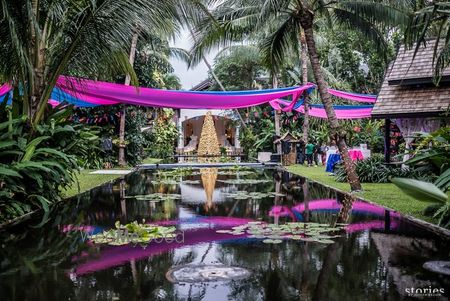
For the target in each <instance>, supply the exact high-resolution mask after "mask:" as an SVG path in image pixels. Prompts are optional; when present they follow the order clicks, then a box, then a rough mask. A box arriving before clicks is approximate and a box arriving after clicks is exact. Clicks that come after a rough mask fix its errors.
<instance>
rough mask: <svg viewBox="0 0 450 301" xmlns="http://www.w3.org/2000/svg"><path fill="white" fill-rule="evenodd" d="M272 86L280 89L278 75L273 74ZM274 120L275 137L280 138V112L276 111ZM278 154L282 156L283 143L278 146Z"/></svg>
mask: <svg viewBox="0 0 450 301" xmlns="http://www.w3.org/2000/svg"><path fill="white" fill-rule="evenodd" d="M272 86H273V88H274V89H276V88H278V79H277V75H276V74H272ZM274 118H275V121H274V122H275V135H277V136H278V137H280V136H281V122H280V112H278V110H274ZM277 154H281V143H278V144H277Z"/></svg>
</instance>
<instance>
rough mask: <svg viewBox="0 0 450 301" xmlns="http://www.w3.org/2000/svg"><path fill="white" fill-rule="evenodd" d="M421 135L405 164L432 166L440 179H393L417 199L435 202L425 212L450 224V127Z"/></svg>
mask: <svg viewBox="0 0 450 301" xmlns="http://www.w3.org/2000/svg"><path fill="white" fill-rule="evenodd" d="M418 139H419V141H420V140H421V141H420V144H419V147H418V148H417V149H416V150H415V151H414V157H413V158H412V159H410V160H408V161H407V162H406V164H409V165H410V166H420V167H423V168H426V169H427V170H430V169H431V170H432V171H434V173H435V174H436V176H437V179H436V180H435V181H434V183H430V182H429V181H428V182H423V181H416V180H413V179H401V178H396V179H393V180H392V182H393V183H394V184H395V185H397V186H398V187H400V188H401V189H402V190H403V191H404V192H405V193H406V194H408V195H410V196H412V197H414V198H416V199H418V200H421V201H426V202H432V203H436V204H433V205H431V206H429V207H428V208H427V209H426V210H425V212H426V213H427V214H429V215H433V217H434V218H437V219H438V221H439V224H440V225H443V226H444V227H447V228H450V201H449V199H448V195H447V194H446V192H448V189H449V187H450V144H449V142H450V128H449V127H443V128H441V129H439V130H438V131H436V132H434V133H431V134H427V133H420V134H419V137H418Z"/></svg>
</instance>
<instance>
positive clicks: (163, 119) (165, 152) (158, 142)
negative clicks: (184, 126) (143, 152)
mask: <svg viewBox="0 0 450 301" xmlns="http://www.w3.org/2000/svg"><path fill="white" fill-rule="evenodd" d="M173 114H174V112H173V110H171V109H162V110H159V111H158V117H157V119H156V120H155V121H154V123H153V129H152V138H151V141H153V143H152V146H151V149H150V150H149V152H150V154H151V156H152V157H154V158H161V159H165V160H167V159H168V158H170V157H172V155H173V152H174V149H175V142H176V139H177V138H178V129H177V126H176V124H175V123H174V122H173V120H172V117H173Z"/></svg>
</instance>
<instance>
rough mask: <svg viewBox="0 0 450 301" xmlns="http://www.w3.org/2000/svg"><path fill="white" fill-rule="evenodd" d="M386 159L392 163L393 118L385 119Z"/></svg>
mask: <svg viewBox="0 0 450 301" xmlns="http://www.w3.org/2000/svg"><path fill="white" fill-rule="evenodd" d="M384 161H385V162H386V163H391V120H390V119H389V118H386V119H385V120H384Z"/></svg>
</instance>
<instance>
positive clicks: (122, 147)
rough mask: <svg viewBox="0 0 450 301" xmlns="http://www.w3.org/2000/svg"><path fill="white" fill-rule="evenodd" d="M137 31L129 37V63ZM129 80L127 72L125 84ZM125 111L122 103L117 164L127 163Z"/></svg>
mask: <svg viewBox="0 0 450 301" xmlns="http://www.w3.org/2000/svg"><path fill="white" fill-rule="evenodd" d="M138 37H139V35H138V32H137V30H136V32H135V33H134V34H133V37H132V38H131V47H130V59H129V60H130V65H131V66H133V65H134V59H135V57H136V47H137V42H138ZM130 82H131V77H130V75H129V74H127V75H126V77H125V86H129V85H130ZM126 113H127V107H126V105H123V108H122V110H121V112H120V128H119V165H120V166H125V165H127V161H126V160H125V118H126Z"/></svg>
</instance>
